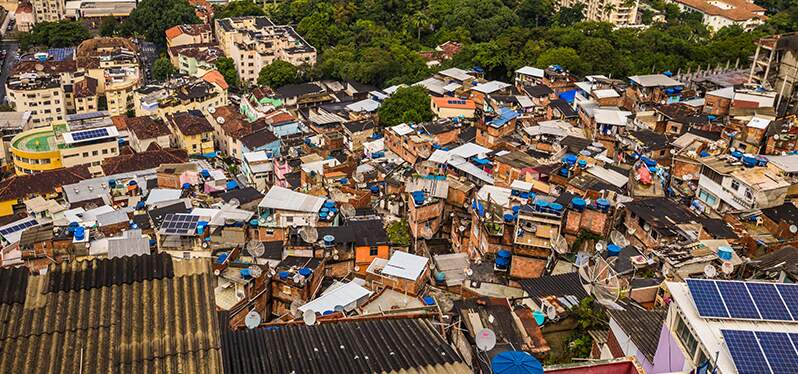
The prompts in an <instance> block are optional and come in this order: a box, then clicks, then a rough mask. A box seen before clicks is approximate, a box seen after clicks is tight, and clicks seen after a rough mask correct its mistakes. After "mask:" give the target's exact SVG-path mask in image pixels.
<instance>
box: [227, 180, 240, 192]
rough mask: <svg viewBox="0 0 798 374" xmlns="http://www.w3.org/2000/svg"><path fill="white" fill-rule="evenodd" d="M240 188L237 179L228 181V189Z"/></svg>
mask: <svg viewBox="0 0 798 374" xmlns="http://www.w3.org/2000/svg"><path fill="white" fill-rule="evenodd" d="M236 188H238V183H237V182H236V181H227V189H228V190H233V189H236Z"/></svg>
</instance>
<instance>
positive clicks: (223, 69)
mask: <svg viewBox="0 0 798 374" xmlns="http://www.w3.org/2000/svg"><path fill="white" fill-rule="evenodd" d="M216 70H218V71H219V73H221V74H222V76H223V77H224V80H225V82H227V84H229V85H230V86H231V87H238V85H239V81H238V72H237V71H236V63H235V61H233V59H232V58H229V57H220V58H218V59H216Z"/></svg>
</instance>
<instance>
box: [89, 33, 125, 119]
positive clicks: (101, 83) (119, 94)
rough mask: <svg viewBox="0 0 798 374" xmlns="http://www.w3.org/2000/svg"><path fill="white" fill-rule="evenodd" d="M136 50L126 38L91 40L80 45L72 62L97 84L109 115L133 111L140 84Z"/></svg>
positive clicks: (97, 90) (98, 91)
mask: <svg viewBox="0 0 798 374" xmlns="http://www.w3.org/2000/svg"><path fill="white" fill-rule="evenodd" d="M138 53H139V51H138V47H136V45H135V44H133V42H132V41H131V40H130V39H126V38H94V39H89V40H86V41H84V42H83V43H80V45H79V46H78V48H77V50H76V52H75V56H76V57H75V60H76V63H77V69H78V71H82V72H84V73H85V74H86V76H88V77H91V78H94V79H95V80H96V81H97V87H96V92H97V94H99V95H105V98H106V103H107V105H108V111H109V112H110V113H111V115H120V114H125V113H127V111H128V110H129V109H133V92H134V91H135V90H136V89H137V88H138V87H139V85H140V83H141V72H140V70H139V60H138Z"/></svg>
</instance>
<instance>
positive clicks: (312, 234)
mask: <svg viewBox="0 0 798 374" xmlns="http://www.w3.org/2000/svg"><path fill="white" fill-rule="evenodd" d="M299 237H300V238H302V241H304V242H305V243H308V244H313V243H315V242H317V241H318V240H319V232H318V231H317V230H316V228H315V227H312V226H303V227H302V228H301V229H299Z"/></svg>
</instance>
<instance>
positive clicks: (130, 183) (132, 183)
mask: <svg viewBox="0 0 798 374" xmlns="http://www.w3.org/2000/svg"><path fill="white" fill-rule="evenodd" d="M137 184H138V183H136V181H135V180H131V181H130V182H127V185H128V186H135V185H137Z"/></svg>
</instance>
